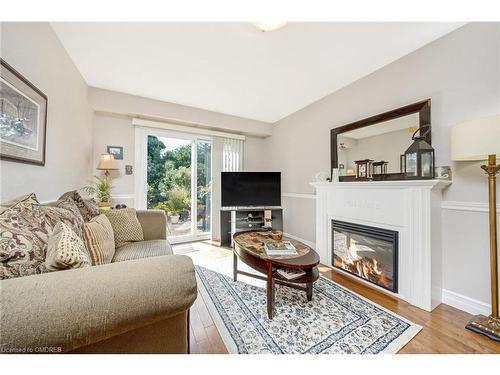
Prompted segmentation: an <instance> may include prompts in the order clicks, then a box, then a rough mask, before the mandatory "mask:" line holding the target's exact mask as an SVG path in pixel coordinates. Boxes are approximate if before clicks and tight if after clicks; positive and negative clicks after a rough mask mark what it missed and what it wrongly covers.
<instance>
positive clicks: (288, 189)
mask: <svg viewBox="0 0 500 375" xmlns="http://www.w3.org/2000/svg"><path fill="white" fill-rule="evenodd" d="M426 98H431V99H432V108H431V112H432V125H433V130H432V137H433V146H434V147H435V149H436V159H437V161H436V165H450V166H451V167H452V170H453V184H452V186H451V187H450V188H448V189H447V190H446V191H445V192H444V199H445V200H447V201H459V202H486V201H487V182H486V179H485V176H484V173H483V172H482V171H481V170H480V169H479V165H480V163H455V162H451V161H450V140H449V138H450V134H449V133H450V127H451V126H452V125H453V124H456V123H458V122H462V121H466V120H471V119H477V118H480V117H484V116H490V115H493V114H497V113H500V24H499V23H473V24H468V25H465V26H464V27H462V28H460V29H458V30H456V31H454V32H452V33H450V34H448V35H446V36H444V37H442V38H440V39H438V40H436V41H434V42H433V43H431V44H429V45H427V46H425V47H423V48H421V49H419V50H417V51H415V52H413V53H411V54H409V55H407V56H405V57H403V58H401V59H400V60H397V61H395V62H394V63H392V64H390V65H387V66H385V67H383V68H381V69H380V70H378V71H376V72H374V73H372V74H370V75H368V76H366V77H364V78H362V79H360V80H359V81H356V82H354V83H353V84H351V85H349V86H347V87H345V88H343V89H341V90H339V91H337V92H334V93H333V94H331V95H329V96H327V97H325V98H323V99H321V100H319V101H317V102H315V103H313V104H311V105H309V106H308V107H306V108H304V109H302V110H300V111H298V112H296V113H294V114H292V115H290V116H288V117H286V118H284V119H282V120H280V121H279V122H277V123H276V124H275V125H274V129H273V135H272V137H270V138H268V139H267V140H266V148H267V150H268V151H269V152H270V151H271V150H272V153H271V152H270V154H269V157H268V161H269V162H268V164H267V165H266V168H268V169H274V170H281V171H282V174H283V177H282V178H283V181H282V183H283V192H284V193H285V195H287V194H288V197H286V198H284V202H283V204H284V208H285V210H286V211H285V231H286V232H288V233H291V234H294V235H297V236H299V237H302V238H304V239H306V240H308V241H311V242H314V241H315V238H314V230H313V228H314V225H315V223H314V201H313V200H312V199H305V198H301V197H300V194H304V193H305V194H313V193H314V190H313V188H312V187H311V186H309V185H308V183H309V182H310V181H313V180H314V176H315V174H316V173H317V172H319V171H323V172H328V171H329V169H330V137H329V131H330V129H332V128H335V127H338V126H342V125H344V124H347V123H350V122H353V121H356V120H360V119H362V118H365V117H369V116H372V115H376V114H379V113H382V112H385V111H388V110H391V109H395V108H398V107H401V106H403V105H406V104H410V103H414V102H417V101H419V100H423V99H426ZM290 193H295V194H297V193H299V195H298V196H297V195H295V196H294V194H291V196H290ZM309 198H310V196H309ZM473 206H474V205H473ZM486 215H487V214H486V212H471V211H466V210H455V209H453V210H451V209H446V210H444V211H443V226H444V239H443V246H444V249H443V251H444V258H443V265H444V275H443V286H444V289H446V290H449V291H452V292H454V293H458V294H460V295H463V296H466V297H468V298H472V299H474V300H479V301H482V302H485V303H490V296H489V290H490V286H489V260H488V252H489V249H488V227H487V225H486V223H487V216H486Z"/></svg>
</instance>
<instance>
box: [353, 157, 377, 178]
mask: <svg viewBox="0 0 500 375" xmlns="http://www.w3.org/2000/svg"><path fill="white" fill-rule="evenodd" d="M354 163H356V178H367V179H368V178H372V163H373V160H370V159H364V160H356V161H355V162H354Z"/></svg>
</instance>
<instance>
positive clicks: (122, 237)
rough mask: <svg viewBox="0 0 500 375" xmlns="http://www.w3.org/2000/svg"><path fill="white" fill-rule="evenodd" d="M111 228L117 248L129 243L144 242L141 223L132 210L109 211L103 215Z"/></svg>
mask: <svg viewBox="0 0 500 375" xmlns="http://www.w3.org/2000/svg"><path fill="white" fill-rule="evenodd" d="M104 214H105V215H106V216H107V217H108V219H109V221H110V222H111V226H112V227H113V232H114V234H115V245H116V247H117V248H119V247H121V246H123V245H126V244H127V243H129V242H136V241H144V233H143V231H142V226H141V223H139V219H137V214H136V212H135V209H134V208H122V209H119V210H109V211H106V212H105V213H104Z"/></svg>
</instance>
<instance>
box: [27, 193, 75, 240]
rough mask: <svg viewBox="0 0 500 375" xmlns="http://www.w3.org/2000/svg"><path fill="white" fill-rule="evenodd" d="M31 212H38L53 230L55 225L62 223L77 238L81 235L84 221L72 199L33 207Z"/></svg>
mask: <svg viewBox="0 0 500 375" xmlns="http://www.w3.org/2000/svg"><path fill="white" fill-rule="evenodd" d="M33 210H38V211H39V212H40V214H41V215H45V216H46V217H47V220H48V222H49V223H50V224H51V226H52V227H53V228H54V227H55V226H56V225H57V223H59V222H63V223H65V224H68V225H69V226H70V227H71V228H72V229H73V230H74V231H75V232H76V233H77V234H78V235H79V236H81V235H82V225H83V223H84V220H83V217H82V215H81V213H80V210H79V209H78V207H77V206H76V204H75V202H74V201H73V200H72V199H69V198H68V199H62V200H58V201H56V202H53V203H50V204H48V205H33Z"/></svg>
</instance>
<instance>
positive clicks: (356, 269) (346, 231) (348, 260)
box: [332, 220, 398, 293]
mask: <svg viewBox="0 0 500 375" xmlns="http://www.w3.org/2000/svg"><path fill="white" fill-rule="evenodd" d="M332 263H333V266H334V267H335V268H339V269H341V270H343V271H345V272H348V273H350V274H352V275H355V276H357V277H359V278H362V279H364V280H366V281H369V282H370V283H373V284H375V285H378V286H379V287H382V288H384V289H387V290H390V291H391V292H394V293H397V292H398V232H396V231H393V230H387V229H382V228H376V227H370V226H366V225H359V224H354V223H348V222H345V221H339V220H332Z"/></svg>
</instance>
